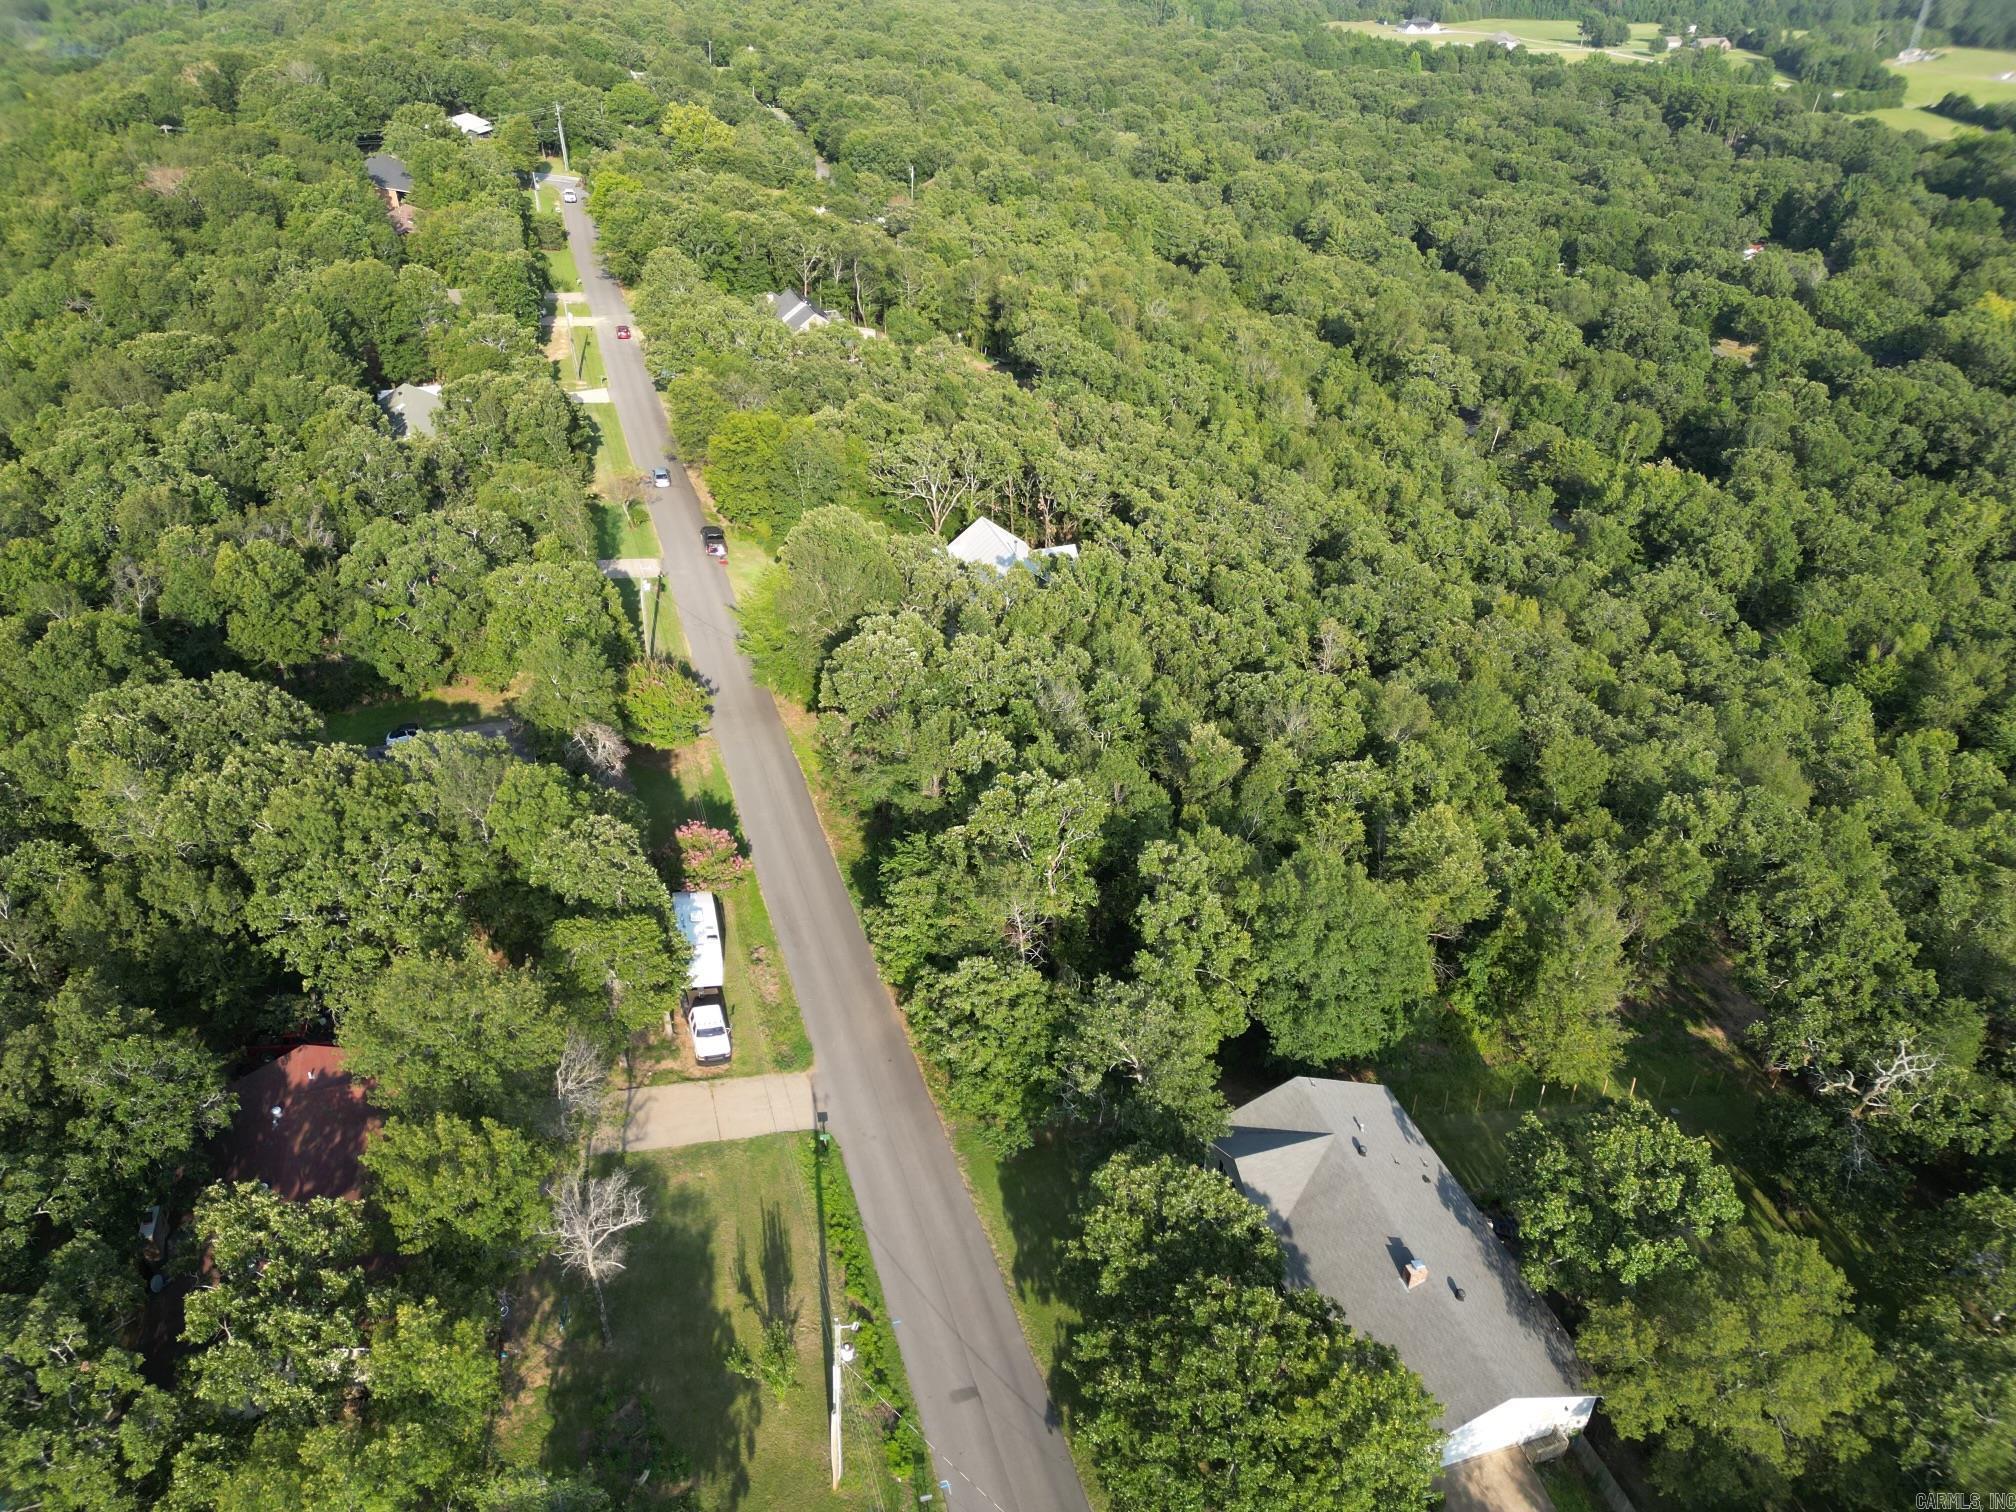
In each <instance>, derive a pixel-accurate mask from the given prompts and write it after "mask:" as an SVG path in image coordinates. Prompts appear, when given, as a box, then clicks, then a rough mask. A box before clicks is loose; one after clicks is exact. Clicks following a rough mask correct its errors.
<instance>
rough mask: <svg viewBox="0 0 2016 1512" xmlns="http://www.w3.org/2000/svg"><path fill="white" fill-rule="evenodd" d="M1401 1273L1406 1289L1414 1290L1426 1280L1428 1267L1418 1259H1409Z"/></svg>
mask: <svg viewBox="0 0 2016 1512" xmlns="http://www.w3.org/2000/svg"><path fill="white" fill-rule="evenodd" d="M1402 1274H1403V1275H1404V1276H1405V1278H1406V1281H1407V1290H1409V1291H1414V1290H1416V1289H1417V1288H1419V1287H1420V1286H1422V1285H1423V1284H1424V1283H1426V1281H1427V1280H1428V1267H1427V1266H1425V1265H1423V1264H1422V1263H1421V1262H1420V1261H1419V1260H1409V1261H1408V1262H1407V1269H1406V1270H1405V1271H1404V1272H1402Z"/></svg>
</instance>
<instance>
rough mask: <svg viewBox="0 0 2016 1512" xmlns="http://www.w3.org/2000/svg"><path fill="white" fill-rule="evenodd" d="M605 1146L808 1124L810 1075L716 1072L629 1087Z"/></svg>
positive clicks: (644, 1146)
mask: <svg viewBox="0 0 2016 1512" xmlns="http://www.w3.org/2000/svg"><path fill="white" fill-rule="evenodd" d="M622 1113H623V1122H622V1124H621V1126H620V1127H618V1128H616V1129H613V1130H612V1131H610V1133H609V1134H608V1135H606V1136H605V1137H604V1138H603V1139H602V1140H601V1141H599V1145H600V1147H601V1148H603V1149H607V1150H612V1151H613V1150H625V1151H627V1150H676V1149H678V1148H680V1147H681V1146H682V1145H696V1144H718V1143H720V1142H721V1141H722V1140H724V1139H754V1138H756V1137H757V1136H758V1135H759V1134H789V1133H791V1132H792V1131H794V1130H797V1129H809V1128H811V1127H812V1125H813V1110H812V1078H811V1077H810V1076H809V1075H808V1074H807V1073H805V1072H803V1071H799V1072H795V1073H789V1074H787V1073H783V1072H772V1073H771V1074H770V1075H768V1076H722V1077H716V1078H714V1079H713V1080H712V1081H690V1082H673V1083H670V1084H669V1085H666V1086H662V1087H632V1088H630V1089H629V1090H628V1091H627V1092H625V1093H624V1095H623V1106H622Z"/></svg>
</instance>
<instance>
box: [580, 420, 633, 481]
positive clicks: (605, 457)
mask: <svg viewBox="0 0 2016 1512" xmlns="http://www.w3.org/2000/svg"><path fill="white" fill-rule="evenodd" d="M581 408H582V409H584V410H586V411H587V412H588V418H589V419H591V420H593V421H594V422H595V476H596V477H598V478H604V479H606V478H619V477H621V476H623V475H624V474H625V473H628V472H631V471H632V470H633V468H632V466H631V462H630V446H629V443H628V442H626V441H625V440H624V439H623V427H622V425H621V424H620V423H619V422H618V421H617V419H616V406H615V405H613V404H584V405H582V406H581Z"/></svg>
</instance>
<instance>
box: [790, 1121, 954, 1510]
mask: <svg viewBox="0 0 2016 1512" xmlns="http://www.w3.org/2000/svg"><path fill="white" fill-rule="evenodd" d="M802 1149H803V1151H804V1153H803V1157H802V1158H803V1160H804V1162H805V1174H806V1178H807V1180H809V1181H810V1182H811V1184H812V1191H813V1194H814V1201H815V1203H816V1204H817V1207H818V1210H819V1215H820V1221H821V1223H822V1225H823V1226H824V1229H825V1236H826V1244H825V1257H826V1259H827V1262H828V1264H829V1265H830V1267H831V1269H832V1280H833V1283H834V1284H833V1293H834V1295H833V1303H832V1308H833V1315H834V1317H835V1318H836V1319H839V1320H843V1321H846V1322H851V1323H858V1324H860V1325H861V1326H860V1327H858V1328H857V1329H855V1330H854V1332H853V1334H852V1336H851V1340H852V1343H853V1345H854V1361H853V1363H852V1364H851V1365H849V1366H848V1367H846V1372H845V1374H846V1375H847V1377H848V1378H849V1384H850V1387H851V1389H855V1390H861V1389H865V1390H866V1391H867V1392H868V1393H869V1394H870V1397H871V1400H870V1403H869V1414H870V1417H871V1418H872V1419H876V1420H878V1421H880V1422H881V1424H882V1434H883V1438H882V1452H883V1454H884V1456H885V1457H886V1459H887V1461H888V1465H889V1470H890V1473H891V1474H892V1475H894V1476H896V1477H897V1478H898V1479H899V1480H907V1481H908V1482H909V1483H910V1487H911V1490H912V1492H913V1494H924V1493H921V1492H919V1491H918V1488H919V1487H923V1488H927V1489H928V1488H929V1486H930V1484H931V1451H930V1449H929V1448H928V1447H927V1446H926V1444H925V1442H924V1436H923V1435H922V1434H921V1433H919V1432H918V1431H917V1429H916V1427H915V1423H916V1420H917V1404H916V1401H915V1399H914V1398H913V1397H912V1396H911V1395H910V1378H909V1376H908V1375H907V1374H906V1373H905V1371H904V1369H903V1354H902V1351H901V1350H899V1349H898V1348H897V1347H896V1336H895V1334H894V1332H892V1330H891V1324H890V1320H889V1309H888V1306H887V1304H886V1303H884V1301H883V1300H882V1283H881V1281H880V1279H879V1278H878V1277H877V1276H876V1274H875V1262H874V1260H873V1258H872V1257H871V1256H870V1255H869V1253H868V1230H867V1229H866V1228H865V1227H863V1225H862V1223H861V1209H860V1208H859V1207H858V1206H857V1205H856V1204H855V1201H854V1187H853V1184H852V1183H851V1182H849V1181H848V1179H847V1168H846V1166H845V1165H844V1164H843V1163H842V1161H841V1158H840V1147H839V1145H838V1144H837V1143H836V1142H835V1141H834V1140H833V1138H832V1136H831V1135H828V1134H823V1133H821V1134H814V1135H812V1136H811V1137H810V1138H809V1139H807V1140H806V1141H805V1143H804V1145H803V1146H802ZM828 1347H829V1348H830V1347H831V1341H830V1340H829V1341H828ZM829 1368H830V1361H829ZM878 1407H879V1409H881V1410H880V1411H878V1410H877V1409H878Z"/></svg>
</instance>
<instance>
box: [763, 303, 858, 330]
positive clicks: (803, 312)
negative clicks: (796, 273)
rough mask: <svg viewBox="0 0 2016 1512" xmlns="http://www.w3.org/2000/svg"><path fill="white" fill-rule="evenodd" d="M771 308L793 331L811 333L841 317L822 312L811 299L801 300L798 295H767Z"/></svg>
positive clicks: (825, 311)
mask: <svg viewBox="0 0 2016 1512" xmlns="http://www.w3.org/2000/svg"><path fill="white" fill-rule="evenodd" d="M763 297H764V298H765V299H767V300H768V301H769V302H770V308H771V309H772V310H774V311H776V313H777V318H778V319H779V320H781V321H783V322H784V324H785V325H786V326H788V327H789V328H790V329H791V330H792V331H794V332H797V331H809V330H811V329H812V327H814V326H823V325H831V324H832V323H833V322H834V321H836V320H838V319H839V318H840V317H839V316H838V315H835V314H834V313H833V312H832V311H831V310H822V309H820V308H819V306H817V305H815V304H814V303H812V301H811V300H809V299H801V298H800V297H799V296H798V295H796V294H765V295H764V296H763Z"/></svg>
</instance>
